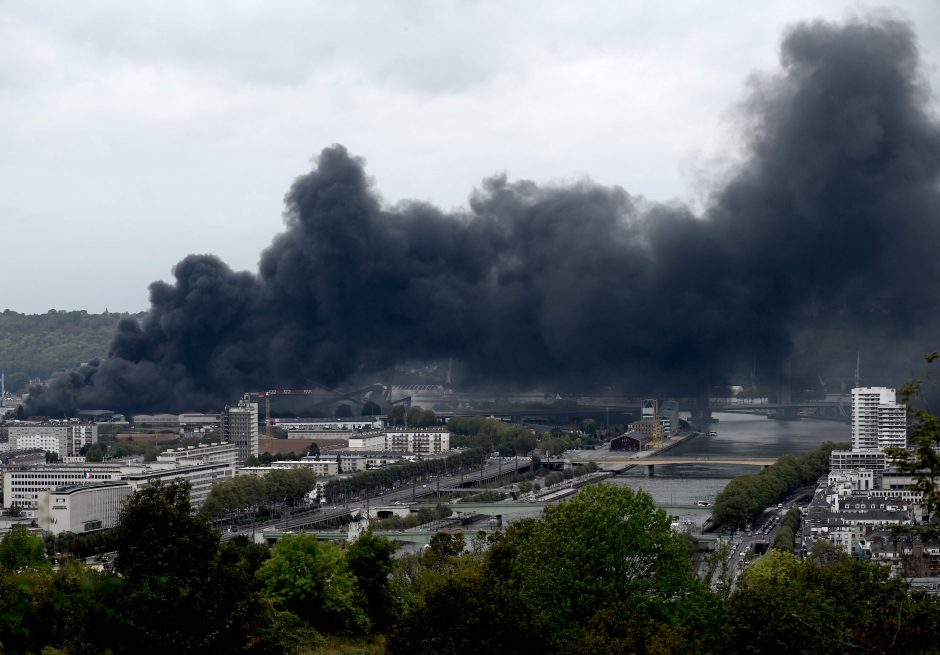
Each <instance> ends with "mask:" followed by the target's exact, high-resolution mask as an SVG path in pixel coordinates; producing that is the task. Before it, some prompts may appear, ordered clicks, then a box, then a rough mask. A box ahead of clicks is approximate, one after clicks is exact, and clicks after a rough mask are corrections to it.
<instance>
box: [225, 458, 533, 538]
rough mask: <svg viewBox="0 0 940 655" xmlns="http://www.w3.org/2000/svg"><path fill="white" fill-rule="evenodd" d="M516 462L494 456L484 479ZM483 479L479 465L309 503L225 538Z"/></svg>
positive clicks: (521, 461) (523, 463) (524, 463)
mask: <svg viewBox="0 0 940 655" xmlns="http://www.w3.org/2000/svg"><path fill="white" fill-rule="evenodd" d="M516 462H517V458H515V457H503V458H490V459H489V460H487V463H486V466H485V467H484V468H483V472H482V479H483V480H484V481H487V480H492V479H494V478H496V477H498V476H499V475H505V474H506V473H511V472H512V471H513V468H514V467H515V465H516ZM530 465H531V458H529V457H519V458H518V466H519V468H520V469H522V468H526V467H528V466H530ZM480 479H481V474H480V470H479V469H477V470H476V471H472V472H466V473H463V474H459V475H447V476H440V480H438V476H429V477H427V478H425V479H424V480H423V481H421V482H417V481H416V482H415V483H414V484H411V485H403V486H401V487H399V488H398V489H394V490H391V491H385V492H379V493H377V494H374V495H372V496H369V497H368V499H367V498H366V497H365V496H360V499H359V501H357V502H350V503H345V504H343V503H336V504H328V505H322V506H320V507H319V508H315V507H307V508H305V509H301V510H298V511H296V512H292V513H291V514H290V515H289V516H286V517H282V518H278V519H272V520H268V521H263V522H259V523H256V524H255V525H254V526H250V525H249V526H238V527H237V529H236V530H235V531H232V530H230V529H229V530H226V531H224V532H223V535H222V539H223V540H227V539H232V538H234V537H237V536H238V535H245V536H248V537H249V538H251V537H252V535H253V534H254V535H259V534H261V532H262V531H263V530H265V529H273V528H281V529H296V528H302V527H303V526H305V525H312V524H314V523H324V522H326V521H328V520H330V519H335V518H339V517H342V516H346V515H348V514H350V513H351V512H355V511H356V510H358V509H359V508H365V506H366V504H367V503H368V504H369V505H372V506H381V505H403V504H407V503H410V502H412V501H416V500H418V499H420V498H422V497H423V496H427V495H430V494H436V493H437V490H438V489H440V490H441V491H445V490H448V489H454V488H457V487H461V486H464V485H472V484H474V483H477V484H478V483H479V481H480Z"/></svg>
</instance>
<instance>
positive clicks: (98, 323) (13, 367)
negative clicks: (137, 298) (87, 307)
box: [0, 309, 143, 391]
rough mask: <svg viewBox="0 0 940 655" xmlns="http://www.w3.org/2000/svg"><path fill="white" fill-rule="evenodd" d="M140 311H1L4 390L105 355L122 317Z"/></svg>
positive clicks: (21, 388)
mask: <svg viewBox="0 0 940 655" xmlns="http://www.w3.org/2000/svg"><path fill="white" fill-rule="evenodd" d="M142 316H143V314H112V313H105V314H89V313H88V312H85V311H73V312H68V311H63V310H54V309H50V310H49V311H48V312H47V313H45V314H19V313H17V312H14V311H10V310H9V309H7V310H5V311H4V312H3V313H2V314H0V368H2V369H4V370H5V371H6V384H7V389H8V390H10V391H25V390H26V383H27V382H28V381H29V379H30V378H35V377H39V378H47V377H49V376H50V375H51V374H52V372H53V371H58V370H61V369H66V368H70V367H72V366H76V365H78V364H80V363H82V362H87V361H88V360H90V359H94V358H95V357H104V356H105V355H107V354H108V344H109V343H110V342H111V336H112V335H113V334H114V328H115V326H117V324H118V321H120V320H121V319H122V318H128V317H130V318H140V317H142Z"/></svg>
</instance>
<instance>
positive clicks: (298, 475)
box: [200, 468, 316, 519]
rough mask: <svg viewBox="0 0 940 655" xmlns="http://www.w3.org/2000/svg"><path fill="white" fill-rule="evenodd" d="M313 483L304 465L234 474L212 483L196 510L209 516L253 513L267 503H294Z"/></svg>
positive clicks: (313, 485)
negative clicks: (203, 500) (265, 472)
mask: <svg viewBox="0 0 940 655" xmlns="http://www.w3.org/2000/svg"><path fill="white" fill-rule="evenodd" d="M315 486H316V476H315V475H314V474H313V471H311V470H310V469H308V468H292V469H275V470H273V471H270V472H269V473H267V474H266V475H264V476H263V477H259V476H256V475H236V476H235V477H233V478H230V479H228V480H223V481H221V482H217V483H216V484H214V485H212V489H211V490H210V491H209V495H208V496H206V500H205V502H204V503H203V505H202V509H201V510H200V511H201V512H202V514H204V515H205V516H207V517H208V518H210V519H216V518H221V517H223V516H231V515H233V514H237V513H243V512H254V511H256V510H257V509H258V508H259V507H262V506H265V505H268V506H271V507H272V508H274V509H276V508H277V507H280V506H283V505H285V504H290V505H293V504H296V503H297V502H298V501H300V500H301V499H303V497H304V495H305V494H307V493H309V492H310V491H312V490H313V488H314V487H315Z"/></svg>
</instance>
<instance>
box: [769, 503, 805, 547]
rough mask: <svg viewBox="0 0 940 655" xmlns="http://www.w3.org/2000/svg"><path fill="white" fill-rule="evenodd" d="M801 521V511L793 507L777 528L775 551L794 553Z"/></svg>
mask: <svg viewBox="0 0 940 655" xmlns="http://www.w3.org/2000/svg"><path fill="white" fill-rule="evenodd" d="M801 519H802V517H801V515H800V510H798V509H797V508H796V507H792V508H790V509H789V510H788V511H787V513H786V516H784V517H783V520H782V521H780V527H779V528H777V536H776V538H774V549H775V550H782V551H784V552H787V553H792V552H793V546H794V544H795V543H796V533H797V531H798V530H799V529H800V520H801Z"/></svg>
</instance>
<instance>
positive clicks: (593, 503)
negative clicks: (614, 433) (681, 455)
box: [510, 484, 698, 643]
mask: <svg viewBox="0 0 940 655" xmlns="http://www.w3.org/2000/svg"><path fill="white" fill-rule="evenodd" d="M669 523H670V521H669V517H668V516H667V515H666V513H665V512H664V511H663V510H661V509H657V508H656V506H655V505H654V503H653V499H652V497H651V496H650V495H649V494H647V493H645V492H643V491H639V492H634V491H633V490H631V489H630V488H629V487H621V486H614V485H610V484H600V485H595V486H591V487H587V488H585V489H584V490H583V491H581V492H580V493H579V494H578V495H577V496H575V497H574V498H573V499H572V500H569V501H567V502H565V503H562V504H560V505H558V506H557V507H552V508H548V509H546V516H545V518H544V519H542V520H540V521H538V522H536V523H534V524H533V525H531V526H528V527H527V528H526V530H527V532H526V533H525V534H524V535H523V537H522V539H521V543H518V544H517V547H516V549H515V552H514V553H513V558H512V562H511V564H510V570H511V580H512V581H513V582H514V584H517V585H518V586H519V589H520V592H521V595H522V597H523V599H524V601H525V603H526V604H527V605H528V606H529V608H530V609H531V611H532V616H533V619H534V621H535V623H536V626H538V627H539V628H540V629H546V630H547V629H549V628H554V630H555V631H554V633H553V639H555V640H557V641H558V642H559V643H560V642H561V641H566V640H568V639H571V638H573V637H575V636H576V635H577V634H579V630H580V622H581V620H582V619H583V617H586V616H590V615H591V614H592V613H593V612H594V611H595V610H596V609H597V608H599V607H600V606H602V605H603V604H605V603H610V602H617V601H632V600H633V599H635V598H643V599H644V600H643V603H644V604H646V605H650V604H652V605H658V606H660V607H661V608H663V610H664V611H665V608H667V606H668V605H670V604H672V605H675V603H674V602H673V601H672V599H675V598H677V597H681V596H685V595H688V594H690V593H692V592H693V591H695V590H696V587H697V586H698V583H697V581H696V580H695V579H694V578H693V577H692V575H691V566H690V556H691V549H690V547H689V544H688V543H687V542H686V541H685V540H683V539H682V537H681V536H680V535H678V534H676V533H675V532H674V531H672V530H671V529H670V527H669Z"/></svg>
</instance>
